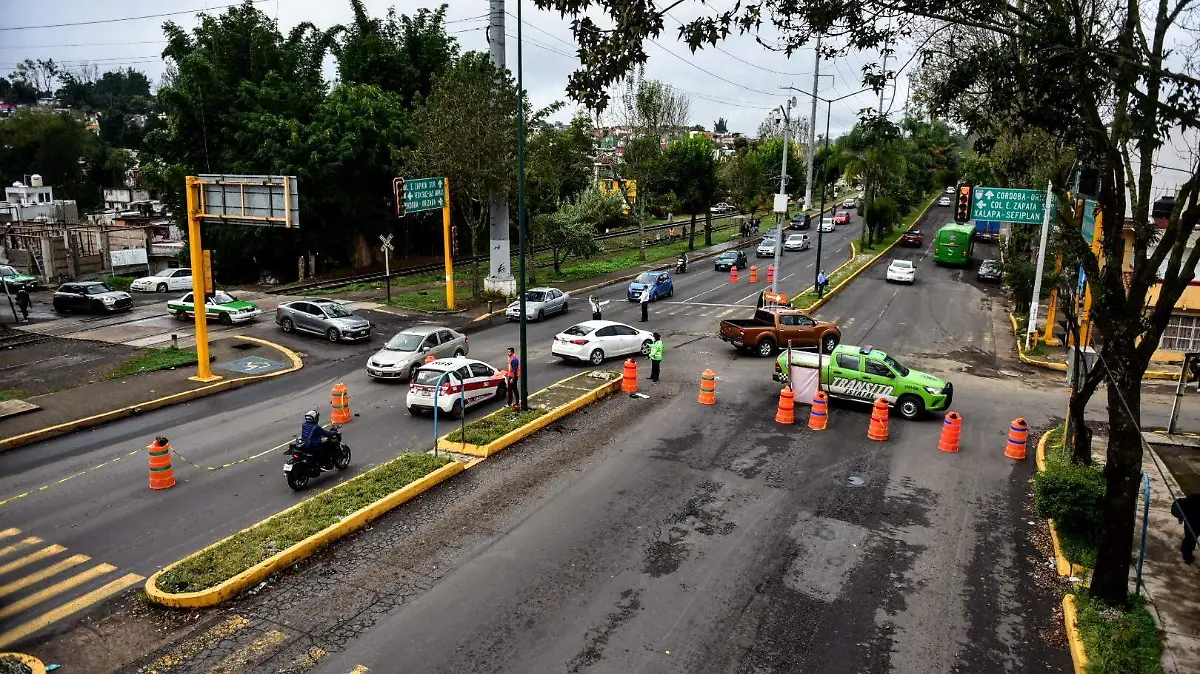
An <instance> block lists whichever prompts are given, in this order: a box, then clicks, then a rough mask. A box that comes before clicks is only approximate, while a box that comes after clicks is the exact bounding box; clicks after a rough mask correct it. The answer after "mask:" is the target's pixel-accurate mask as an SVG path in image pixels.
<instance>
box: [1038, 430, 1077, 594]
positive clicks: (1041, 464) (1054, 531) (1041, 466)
mask: <svg viewBox="0 0 1200 674" xmlns="http://www.w3.org/2000/svg"><path fill="white" fill-rule="evenodd" d="M1049 439H1050V432H1049V431H1047V432H1045V433H1042V437H1041V439H1040V440H1038V444H1037V454H1036V455H1035V456H1036V458H1037V469H1038V472H1039V473H1040V472H1042V471H1044V470H1046V441H1047V440H1049ZM1046 523H1047V524H1049V525H1050V542H1051V543H1052V544H1053V545H1054V569H1055V571H1057V572H1058V575H1060V576H1068V577H1075V578H1083V577H1084V576H1085V575H1086V574H1087V572H1088V569H1087V567H1085V566H1080V565H1078V564H1072V563H1071V562H1070V561H1068V560H1067V557H1066V555H1064V554H1063V552H1062V544H1061V543H1059V542H1058V528H1057V527H1055V526H1054V520H1052V519H1049V520H1046Z"/></svg>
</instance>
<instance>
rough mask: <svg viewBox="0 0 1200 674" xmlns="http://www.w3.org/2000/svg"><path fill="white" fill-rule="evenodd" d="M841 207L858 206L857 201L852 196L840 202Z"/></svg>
mask: <svg viewBox="0 0 1200 674" xmlns="http://www.w3.org/2000/svg"><path fill="white" fill-rule="evenodd" d="M842 208H858V202H857V201H856V200H855V199H854V197H850V198H848V199H846V200H845V201H843V202H842Z"/></svg>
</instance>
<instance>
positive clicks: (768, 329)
mask: <svg viewBox="0 0 1200 674" xmlns="http://www.w3.org/2000/svg"><path fill="white" fill-rule="evenodd" d="M721 340H722V341H726V342H729V343H730V344H732V345H734V346H735V347H737V348H738V350H742V349H747V350H750V351H753V352H754V353H756V354H758V355H759V356H763V357H764V358H765V357H767V356H770V355H773V354H774V353H775V350H776V349H778V348H784V347H786V346H787V345H788V343H789V342H791V345H792V348H793V349H804V348H810V349H811V348H816V347H817V346H820V347H821V350H822V351H823V352H825V353H829V352H830V351H833V348H834V347H835V346H837V345H838V343H839V342H841V341H842V331H841V330H839V329H838V326H836V325H834V324H833V323H822V322H821V321H818V320H816V319H815V318H813V317H811V316H809V315H808V314H806V313H804V312H803V311H796V310H795V309H789V308H787V307H780V306H765V307H760V308H759V309H757V310H756V311H755V312H754V318H747V319H736V320H732V321H721Z"/></svg>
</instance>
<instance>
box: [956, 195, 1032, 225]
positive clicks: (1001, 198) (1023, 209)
mask: <svg viewBox="0 0 1200 674" xmlns="http://www.w3.org/2000/svg"><path fill="white" fill-rule="evenodd" d="M1045 214H1046V192H1045V191H1044V190H1015V189H1009V188H1007V187H976V188H975V194H974V198H973V199H971V219H972V220H999V221H1001V222H1011V223H1016V224H1019V225H1040V224H1042V219H1043V218H1044V217H1045Z"/></svg>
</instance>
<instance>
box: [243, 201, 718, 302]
mask: <svg viewBox="0 0 1200 674" xmlns="http://www.w3.org/2000/svg"><path fill="white" fill-rule="evenodd" d="M732 217H733V216H732V215H717V216H713V222H717V221H721V222H722V226H720V227H713V231H714V232H719V231H721V230H724V229H728V228H729V227H731V226H732V220H731V218H732ZM689 222H690V220H676V221H674V222H672V223H663V224H661V225H653V226H651V227H647V228H646V229H645V231H646V232H647V233H649V232H665V231H667V230H669V229H670V228H672V227H682V226H685V225H686V224H688V223H689ZM697 224H699V221H697ZM631 236H632V237H636V236H637V232H629V231H620V232H609V233H608V234H600V235H598V236H597V237H596V240H597V241H608V240H612V239H620V238H625V237H631ZM548 250H550V247H549V246H540V247H538V248H535V249H534V251H533V252H534V253H543V252H546V251H548ZM488 259H489V257H488V256H487V255H476V256H472V257H466V258H460V259H456V260H455V261H454V264H455V265H468V264H474V263H476V262H486V261H488ZM443 268H444V267H443V266H442V263H440V262H439V263H436V264H426V265H415V266H412V267H404V268H401V269H394V270H392V278H401V277H405V276H416V275H418V274H430V273H433V272H437V271H440V270H442V269H443ZM386 277H387V275H386V274H384V273H383V272H381V271H379V272H371V273H369V274H358V275H356V276H343V277H341V278H336V279H328V280H325V281H314V282H312V283H294V284H291V285H288V286H284V287H281V288H273V289H271V290H267V291H265V292H266V293H267V294H268V295H297V294H298V295H303V294H304V293H306V292H309V291H312V290H331V289H333V288H343V287H345V286H348V285H353V284H355V283H372V282H374V281H382V280H384V279H385V278H386Z"/></svg>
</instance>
